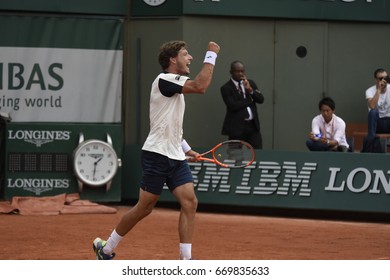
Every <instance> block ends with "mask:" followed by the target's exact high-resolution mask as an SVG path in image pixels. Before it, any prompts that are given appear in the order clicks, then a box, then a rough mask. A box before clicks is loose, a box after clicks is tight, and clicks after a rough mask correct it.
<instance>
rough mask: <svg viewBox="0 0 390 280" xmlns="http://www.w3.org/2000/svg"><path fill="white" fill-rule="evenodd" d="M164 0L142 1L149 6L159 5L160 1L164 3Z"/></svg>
mask: <svg viewBox="0 0 390 280" xmlns="http://www.w3.org/2000/svg"><path fill="white" fill-rule="evenodd" d="M165 1H166V0H144V2H145V3H146V4H148V5H149V6H154V7H155V6H159V5H161V4H162V3H164V2H165Z"/></svg>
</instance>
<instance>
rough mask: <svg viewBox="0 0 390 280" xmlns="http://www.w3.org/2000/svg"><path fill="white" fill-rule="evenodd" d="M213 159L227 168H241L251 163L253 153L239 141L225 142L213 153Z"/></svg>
mask: <svg viewBox="0 0 390 280" xmlns="http://www.w3.org/2000/svg"><path fill="white" fill-rule="evenodd" d="M214 158H215V159H216V160H217V161H219V162H220V163H223V164H226V165H227V166H228V167H243V166H246V165H247V164H248V163H250V162H252V161H253V159H254V153H253V151H252V149H251V148H250V147H248V146H247V145H245V144H243V143H241V142H239V141H237V142H226V143H223V144H222V145H221V146H219V147H218V148H217V149H216V150H215V151H214Z"/></svg>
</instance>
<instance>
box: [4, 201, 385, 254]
mask: <svg viewBox="0 0 390 280" xmlns="http://www.w3.org/2000/svg"><path fill="white" fill-rule="evenodd" d="M115 208H117V210H118V211H117V213H116V214H70V215H56V216H22V215H16V214H1V215H0V228H1V232H2V237H1V239H0V248H1V251H2V254H1V259H4V260H5V259H10V260H22V259H27V260H36V259H44V260H87V259H94V255H93V252H92V241H93V239H94V238H95V237H97V236H100V237H102V238H107V237H108V235H109V234H110V233H111V231H112V229H113V227H114V226H115V225H116V223H117V222H118V221H119V219H120V217H121V216H122V214H123V213H124V212H125V211H126V210H128V209H129V207H127V206H115ZM178 214H179V212H178V211H177V210H172V209H167V208H156V209H155V210H154V212H153V213H152V214H151V215H150V216H149V217H147V218H146V219H145V220H143V221H141V223H140V224H138V225H137V226H136V227H135V228H134V230H133V231H131V232H130V233H129V234H128V235H127V236H126V237H125V239H124V240H123V241H122V243H121V244H120V246H119V247H118V248H117V250H116V253H117V257H116V259H119V260H125V259H128V260H140V259H146V260H149V259H157V260H174V259H177V258H178V242H179V241H178V235H177V223H178ZM193 256H194V257H195V258H196V259H202V260H223V259H230V260H259V259H260V260H390V224H388V223H366V222H355V221H354V222H346V221H322V220H313V219H297V218H274V217H265V216H245V215H235V214H229V215H226V214H212V213H204V212H201V213H198V214H197V218H196V231H195V237H194V241H193Z"/></svg>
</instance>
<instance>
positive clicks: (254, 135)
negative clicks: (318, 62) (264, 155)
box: [229, 121, 263, 149]
mask: <svg viewBox="0 0 390 280" xmlns="http://www.w3.org/2000/svg"><path fill="white" fill-rule="evenodd" d="M229 140H242V141H245V142H248V143H249V144H251V145H252V147H253V148H254V149H262V148H263V138H262V136H261V133H260V131H258V130H257V129H256V126H255V123H254V121H246V122H245V124H244V127H243V132H242V134H239V135H229Z"/></svg>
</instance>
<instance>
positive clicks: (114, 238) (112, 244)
mask: <svg viewBox="0 0 390 280" xmlns="http://www.w3.org/2000/svg"><path fill="white" fill-rule="evenodd" d="M122 239H123V236H120V235H119V234H118V233H116V231H115V229H114V230H113V231H112V233H111V235H110V237H109V238H108V240H107V243H106V245H105V246H104V247H103V253H104V254H106V255H111V254H112V252H113V251H114V249H115V248H116V246H118V244H119V242H121V240H122Z"/></svg>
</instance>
